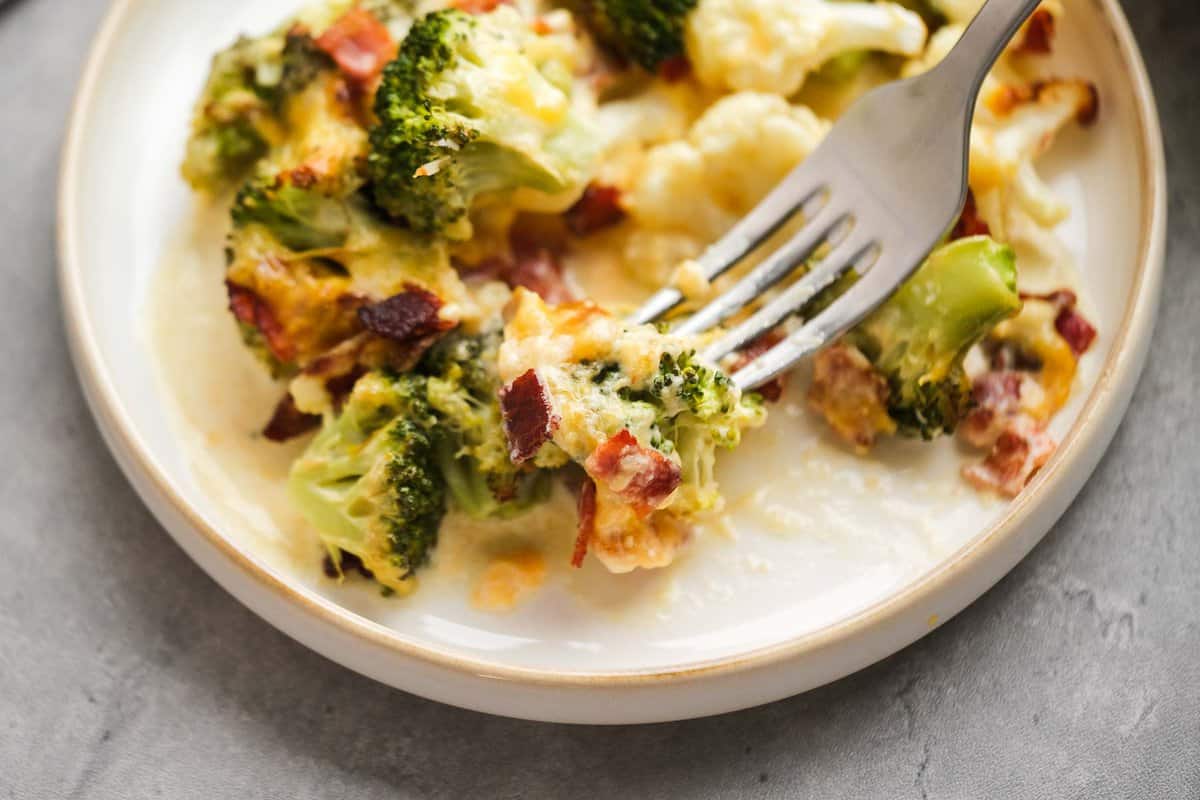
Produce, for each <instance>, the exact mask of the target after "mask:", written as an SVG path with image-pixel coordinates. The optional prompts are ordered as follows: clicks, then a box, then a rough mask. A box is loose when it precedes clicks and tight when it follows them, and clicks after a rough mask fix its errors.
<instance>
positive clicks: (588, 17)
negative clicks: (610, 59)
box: [572, 0, 699, 72]
mask: <svg viewBox="0 0 1200 800" xmlns="http://www.w3.org/2000/svg"><path fill="white" fill-rule="evenodd" d="M698 1H699V0H574V2H573V4H572V5H573V8H574V9H575V10H576V11H577V12H578V13H579V14H580V15H581V16H582V17H583V19H584V20H585V21H586V22H587V24H588V27H589V28H591V30H592V32H593V33H595V34H596V38H597V39H599V40H600V41H602V42H604V43H605V44H607V45H608V46H610V47H612V48H613V49H614V50H616V51H617V52H618V53H620V54H621V55H623V56H625V57H626V58H628V59H630V60H631V61H634V62H635V63H637V64H639V65H641V66H642V67H645V68H646V69H648V70H650V71H651V72H656V71H657V70H658V68H659V67H660V66H661V65H662V64H663V63H664V62H666V61H670V60H671V59H675V58H680V57H682V56H683V55H684V45H683V26H684V20H685V19H686V18H687V15H688V14H689V13H690V12H691V10H692V9H694V8H695V7H696V4H697V2H698Z"/></svg>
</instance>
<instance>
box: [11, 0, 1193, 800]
mask: <svg viewBox="0 0 1200 800" xmlns="http://www.w3.org/2000/svg"><path fill="white" fill-rule="evenodd" d="M105 5H106V2H105V0H18V1H17V2H13V3H9V4H6V5H4V7H3V8H0V101H2V102H0V181H2V186H3V192H2V193H0V241H3V243H4V245H3V254H2V255H0V269H2V270H3V276H4V280H5V281H6V284H5V285H6V286H7V287H8V288H7V289H6V290H5V291H4V292H2V293H0V366H2V367H3V369H0V375H2V376H3V386H4V389H3V391H0V446H3V448H4V450H5V451H6V452H8V453H9V457H8V458H9V464H8V466H7V467H6V468H5V469H4V470H2V471H0V501H2V503H3V508H4V516H3V524H2V525H0V544H2V548H0V797H2V798H20V799H21V800H26V799H27V798H60V797H62V798H96V799H97V800H99V798H122V799H132V798H148V797H166V798H197V799H198V800H223V799H224V798H230V799H231V800H242V799H243V798H259V797H262V798H267V797H279V798H289V800H290V799H292V798H307V797H338V798H340V797H347V798H350V797H353V798H397V797H439V798H460V797H481V798H491V797H566V796H570V797H617V796H620V797H631V798H655V797H705V798H707V797H713V798H715V797H778V798H782V797H813V798H833V797H847V798H848V797H853V798H887V799H888V800H895V799H896V798H908V797H911V798H952V799H953V798H977V797H1002V798H1025V797H1033V798H1068V797H1070V798H1087V799H1088V800H1096V798H1132V797H1146V798H1177V797H1192V798H1200V614H1198V610H1200V535H1198V534H1200V415H1198V413H1197V411H1198V409H1200V406H1198V403H1197V399H1196V396H1197V392H1198V390H1200V266H1197V259H1198V257H1200V254H1198V252H1197V249H1198V248H1200V144H1198V143H1200V79H1198V78H1197V75H1198V72H1197V66H1196V60H1195V59H1196V53H1197V52H1200V6H1196V5H1195V4H1193V3H1191V2H1185V0H1128V1H1127V2H1126V6H1127V9H1128V13H1129V14H1130V16H1131V18H1132V22H1133V26H1134V28H1135V30H1136V32H1137V34H1138V37H1139V39H1140V40H1141V42H1142V45H1143V47H1144V48H1145V54H1146V57H1147V59H1148V61H1149V66H1150V71H1151V74H1152V77H1153V79H1154V83H1155V86H1156V88H1157V90H1158V97H1159V103H1160V108H1161V110H1162V113H1163V121H1164V123H1165V131H1166V144H1167V154H1168V160H1169V165H1170V171H1171V227H1170V247H1169V251H1168V263H1167V272H1166V282H1165V287H1166V291H1165V294H1164V298H1163V306H1162V314H1161V317H1160V319H1159V321H1158V328H1157V331H1156V333H1155V338H1154V347H1153V350H1152V352H1151V355H1150V360H1149V364H1148V366H1147V368H1146V372H1145V375H1144V377H1143V379H1142V382H1141V385H1140V387H1139V389H1138V391H1137V395H1136V396H1135V398H1134V400H1133V406H1132V408H1131V410H1130V413H1129V416H1128V417H1127V418H1126V420H1125V422H1124V424H1123V425H1122V426H1121V429H1120V431H1119V432H1118V434H1117V437H1116V440H1115V441H1114V443H1113V446H1112V449H1111V450H1110V451H1109V452H1108V455H1107V456H1106V457H1105V458H1104V460H1103V461H1102V462H1101V464H1100V467H1099V469H1097V471H1096V473H1095V476H1094V477H1093V478H1092V479H1091V481H1090V482H1089V483H1088V485H1087V487H1086V488H1085V489H1084V491H1083V493H1082V494H1081V495H1080V496H1079V499H1078V500H1077V501H1076V502H1075V504H1074V505H1073V506H1072V508H1071V509H1070V510H1069V511H1068V512H1067V514H1066V516H1065V517H1064V518H1063V519H1062V521H1061V522H1060V523H1059V524H1058V525H1057V526H1056V527H1055V528H1054V530H1053V531H1052V532H1051V533H1050V535H1049V536H1047V537H1046V539H1045V541H1043V542H1042V543H1041V545H1039V546H1038V547H1037V549H1036V550H1035V551H1034V552H1033V554H1032V555H1030V556H1029V558H1028V559H1026V560H1025V561H1024V562H1023V563H1022V564H1021V565H1020V566H1019V567H1018V568H1017V569H1016V570H1014V571H1013V573H1012V574H1011V575H1009V576H1008V577H1007V578H1005V579H1004V580H1003V581H1001V582H1000V584H999V585H998V586H996V587H995V588H994V589H993V590H991V591H990V592H988V594H987V595H985V596H984V597H983V598H982V599H981V600H979V601H978V602H976V603H975V604H974V605H973V606H971V607H970V608H969V609H968V610H967V611H965V612H963V613H962V614H961V615H959V616H958V617H957V618H955V619H954V620H952V621H950V622H948V623H947V624H945V625H943V626H942V627H941V628H939V629H938V630H937V631H935V632H934V633H932V634H931V635H929V636H928V637H926V638H925V639H923V640H922V641H920V642H918V643H917V644H915V645H913V646H912V647H909V648H908V649H906V650H904V651H902V652H901V653H899V654H897V655H895V656H893V657H892V658H889V659H887V660H886V661H884V662H882V663H880V664H877V665H876V666H874V667H871V668H870V669H867V670H864V671H863V672H861V673H859V674H857V675H854V676H852V677H849V678H846V679H844V680H842V681H839V682H837V683H835V684H833V685H831V686H828V687H825V688H823V689H820V690H818V691H814V692H810V693H809V694H806V695H803V696H800V697H796V698H793V699H790V700H785V701H782V702H779V703H776V704H774V705H770V706H766V707H763V708H758V709H754V710H750V711H744V712H740V713H736V714H729V715H726V716H723V717H717V718H712V719H705V720H698V721H692V722H684V723H677V724H666V725H652V726H646V727H627V728H585V727H570V726H556V725H542V724H535V723H528V722H515V721H511V720H506V719H499V718H495V717H488V716H484V715H480V714H474V713H471V712H468V711H461V710H458V709H454V708H449V707H446V706H441V705H437V704H435V703H431V702H428V701H425V700H421V699H418V698H416V697H411V696H408V695H405V694H403V693H401V692H397V691H393V690H391V689H387V688H385V687H383V686H381V685H379V684H376V683H373V682H371V681H369V680H367V679H365V678H361V677H359V676H358V675H355V674H353V673H351V672H349V671H347V670H345V669H343V668H341V667H339V666H337V665H336V664H333V663H331V662H329V661H326V660H325V659H323V658H321V657H320V656H317V655H315V654H313V653H311V652H309V651H308V650H306V649H305V648H303V647H301V646H300V645H298V644H296V643H295V642H293V641H291V640H289V639H288V638H286V637H285V636H283V635H282V634H280V633H278V632H276V631H275V630H274V629H272V628H270V627H269V626H267V625H266V624H265V623H263V622H262V621H261V620H259V619H258V618H257V617H255V616H254V615H253V614H251V613H250V612H249V611H247V610H246V609H244V608H242V607H241V606H240V605H238V603H237V602H235V601H234V600H233V599H232V598H231V597H230V596H228V595H227V594H225V593H224V592H223V591H222V590H221V589H220V588H218V587H217V586H216V584H214V583H213V582H212V581H211V580H209V579H208V578H207V577H206V576H205V575H204V574H203V573H202V572H201V571H200V570H199V569H198V568H197V567H196V566H195V565H194V564H192V562H191V561H190V560H189V559H188V558H187V557H186V556H185V555H184V554H183V552H182V551H181V550H180V549H179V548H178V547H176V546H175V545H174V544H173V543H172V542H171V540H170V539H169V538H168V537H167V536H166V534H165V533H164V532H163V531H162V530H161V529H160V527H159V526H158V524H157V523H155V521H154V520H153V519H152V518H151V516H150V515H149V513H148V512H147V511H146V510H145V509H144V508H143V507H142V505H141V503H140V502H139V501H138V499H137V497H135V496H134V493H133V491H132V490H131V489H130V487H129V485H128V484H127V483H126V481H125V479H124V478H123V477H122V476H121V474H120V473H119V472H118V470H117V467H116V464H115V463H114V462H113V460H112V458H111V457H110V456H109V455H108V453H107V451H106V450H105V447H104V444H103V443H102V442H101V440H100V437H99V435H98V434H97V432H96V428H95V427H94V425H93V424H92V421H91V419H90V417H89V415H88V412H87V409H86V408H85V407H84V403H83V398H82V397H81V396H80V393H79V389H78V387H77V386H76V383H75V378H74V376H73V374H72V371H71V367H70V364H69V362H68V359H67V351H66V345H65V342H64V339H63V333H62V330H61V322H60V319H59V313H58V304H57V297H56V293H55V285H54V277H53V271H54V263H55V252H54V225H55V223H54V203H55V180H56V177H57V172H58V149H59V145H60V143H61V139H62V130H63V125H64V121H65V118H66V115H67V110H68V107H69V103H70V99H71V96H72V93H73V90H74V87H75V82H76V79H77V77H78V72H79V69H80V66H81V64H82V60H83V57H84V54H85V52H86V47H87V45H88V42H89V40H90V39H91V37H92V34H93V32H94V30H95V27H96V24H97V22H98V20H99V19H100V17H101V14H102V12H103V10H104V7H105Z"/></svg>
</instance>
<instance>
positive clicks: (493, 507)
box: [417, 331, 550, 518]
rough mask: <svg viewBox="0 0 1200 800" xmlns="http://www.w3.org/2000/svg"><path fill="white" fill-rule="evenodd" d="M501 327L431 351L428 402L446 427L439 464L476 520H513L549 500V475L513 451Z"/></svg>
mask: <svg viewBox="0 0 1200 800" xmlns="http://www.w3.org/2000/svg"><path fill="white" fill-rule="evenodd" d="M499 345H500V332H499V331H489V332H485V333H481V334H476V335H470V334H463V333H454V334H451V335H450V336H447V337H446V338H444V339H442V340H441V341H440V342H438V344H436V345H435V346H434V347H433V348H432V349H431V350H430V351H429V353H427V354H426V356H425V358H424V359H423V360H422V362H421V364H420V365H418V367H417V370H418V372H421V373H422V374H424V375H427V376H428V378H427V380H428V387H429V395H428V397H429V403H430V406H431V407H432V408H433V410H434V413H435V414H437V417H438V422H439V425H440V440H439V446H438V463H439V465H440V466H441V469H442V474H443V475H444V476H445V479H446V484H447V487H448V488H449V490H450V495H451V497H452V499H453V500H454V503H455V505H456V506H457V507H458V508H460V509H461V510H463V511H465V512H466V513H468V514H470V515H471V516H473V517H476V518H489V517H508V516H512V515H514V514H518V513H521V512H522V511H525V510H527V509H528V508H530V507H531V506H533V505H536V504H538V503H539V502H541V501H543V500H545V499H546V498H547V496H548V494H549V491H550V481H549V475H550V473H549V472H547V471H544V470H537V469H533V468H531V467H528V466H517V465H515V464H513V463H512V461H511V460H510V459H509V455H508V449H509V448H508V442H507V439H506V438H505V435H504V428H503V424H502V422H501V415H500V404H499V400H498V392H499V390H500V385H501V384H500V378H499V376H498V375H497V374H496V371H495V366H496V351H497V348H498V347H499Z"/></svg>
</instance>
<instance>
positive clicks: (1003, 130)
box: [902, 4, 1096, 232]
mask: <svg viewBox="0 0 1200 800" xmlns="http://www.w3.org/2000/svg"><path fill="white" fill-rule="evenodd" d="M1044 5H1045V4H1044ZM943 10H945V9H943ZM947 13H948V12H947ZM963 30H964V28H963V26H962V25H958V24H951V25H946V26H944V27H943V28H941V29H940V30H938V31H937V33H935V34H934V35H933V36H931V37H930V39H929V46H928V47H927V48H926V49H925V52H924V53H923V54H922V55H921V56H920V57H918V58H915V59H912V60H911V61H909V62H908V63H907V64H905V66H904V68H903V70H902V74H903V75H904V76H905V77H910V76H913V75H919V74H921V73H923V72H926V71H928V70H930V69H932V68H933V67H935V66H936V65H937V64H938V63H939V62H940V61H941V60H942V59H943V58H945V57H946V54H947V53H949V52H950V50H951V49H952V48H953V47H954V45H955V44H956V43H957V42H958V39H959V37H961V36H962V33H963ZM1018 65H1019V62H1018V61H1016V60H1015V59H1013V58H1012V57H1011V55H1005V56H1003V57H1002V58H1001V59H1000V60H999V61H998V62H997V63H996V66H995V67H994V68H993V69H992V71H991V73H989V74H988V76H987V77H986V78H985V79H984V82H983V86H982V87H981V88H980V90H979V100H978V102H977V103H976V106H975V116H974V120H973V125H972V128H971V159H970V184H971V189H972V191H974V192H975V194H976V197H977V198H980V197H982V196H984V195H989V194H990V195H993V196H992V197H991V198H990V206H991V211H992V212H993V214H995V213H996V212H998V211H999V210H1000V208H1001V206H1008V205H1010V204H1014V203H1015V204H1016V205H1018V206H1020V207H1021V209H1022V210H1023V213H1024V214H1026V215H1028V216H1029V217H1030V218H1031V219H1032V220H1033V221H1034V222H1036V223H1037V224H1038V225H1041V226H1043V227H1047V228H1049V227H1053V226H1054V225H1057V224H1058V223H1059V222H1062V221H1063V220H1064V219H1065V218H1066V217H1067V214H1068V213H1069V210H1070V209H1069V208H1068V206H1067V204H1066V203H1064V202H1063V201H1062V200H1060V199H1059V198H1058V197H1056V196H1055V195H1054V193H1053V191H1051V189H1050V187H1048V186H1047V185H1046V184H1045V182H1044V181H1042V179H1041V178H1040V177H1039V176H1038V174H1037V170H1036V168H1035V166H1034V161H1035V159H1037V157H1038V156H1040V155H1041V154H1042V153H1044V152H1045V151H1046V150H1048V149H1049V148H1050V146H1051V145H1052V144H1053V142H1054V138H1055V136H1056V135H1057V134H1058V132H1059V131H1060V130H1061V129H1062V128H1063V127H1064V126H1065V125H1067V124H1068V123H1069V122H1071V120H1080V121H1083V122H1087V121H1089V120H1090V119H1091V118H1092V117H1093V116H1094V115H1095V113H1096V91H1095V89H1094V87H1093V86H1092V85H1091V84H1090V83H1088V82H1086V81H1081V80H1049V81H1033V82H1030V81H1027V80H1026V79H1025V78H1024V77H1022V75H1021V72H1020V70H1019V69H1018ZM1001 200H1002V201H1003V202H1000V201H1001ZM984 218H985V220H986V221H988V222H989V223H991V222H992V220H987V218H986V215H985V217H984ZM996 222H997V225H998V227H1000V228H1003V224H1002V220H1001V219H999V218H997V220H996ZM994 232H995V231H994Z"/></svg>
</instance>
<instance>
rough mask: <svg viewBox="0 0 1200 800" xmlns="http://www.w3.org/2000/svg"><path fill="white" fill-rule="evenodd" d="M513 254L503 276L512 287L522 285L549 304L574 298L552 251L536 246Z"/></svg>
mask: <svg viewBox="0 0 1200 800" xmlns="http://www.w3.org/2000/svg"><path fill="white" fill-rule="evenodd" d="M514 255H515V256H516V258H515V260H514V261H513V262H512V264H511V265H510V266H509V268H508V270H507V272H506V274H505V276H504V279H505V283H507V284H508V285H509V286H511V287H513V288H514V289H515V288H516V287H518V286H524V287H525V288H526V289H528V290H529V291H531V292H536V293H537V294H538V295H539V296H540V297H541V298H542V299H543V300H545V301H546V302H547V303H549V304H551V305H557V304H559V303H566V302H569V301H571V300H574V299H575V295H574V293H572V292H571V290H570V288H568V286H567V284H566V281H564V280H563V275H562V264H561V262H559V260H558V256H556V255H555V254H554V251H552V250H550V249H548V248H538V249H536V250H526V251H518V252H516V253H515V254H514Z"/></svg>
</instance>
